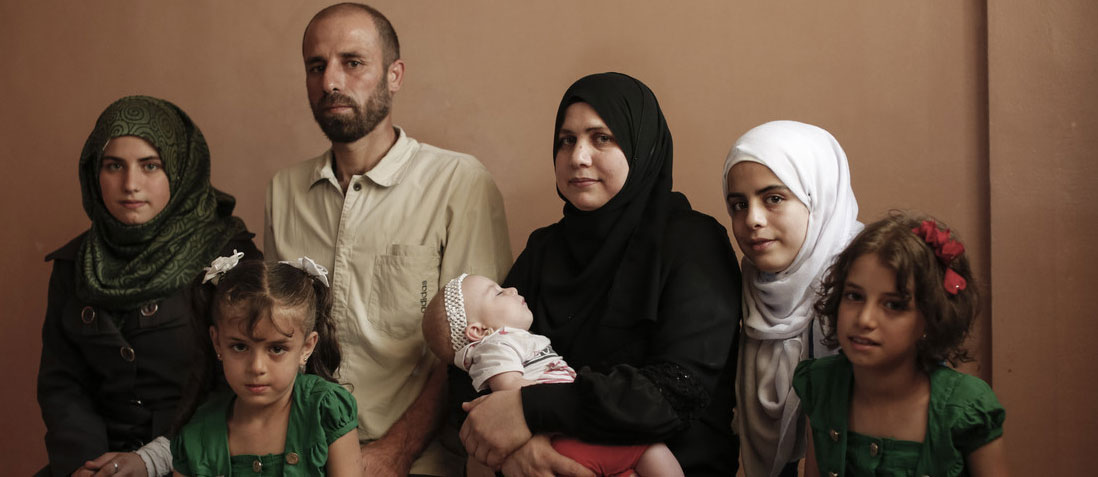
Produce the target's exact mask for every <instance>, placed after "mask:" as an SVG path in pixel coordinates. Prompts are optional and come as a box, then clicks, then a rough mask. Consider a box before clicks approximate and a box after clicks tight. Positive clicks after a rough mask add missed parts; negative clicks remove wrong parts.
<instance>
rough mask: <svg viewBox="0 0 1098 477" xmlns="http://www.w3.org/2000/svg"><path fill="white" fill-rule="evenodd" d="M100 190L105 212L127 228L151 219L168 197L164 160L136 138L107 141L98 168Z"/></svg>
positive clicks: (118, 138) (168, 190) (169, 189)
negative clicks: (105, 208)
mask: <svg viewBox="0 0 1098 477" xmlns="http://www.w3.org/2000/svg"><path fill="white" fill-rule="evenodd" d="M99 190H100V191H101V192H102V194H103V205H105V206H106V207H107V211H109V212H110V213H111V215H112V216H114V218H116V219H118V221H119V222H122V223H124V224H127V225H140V224H143V223H145V222H148V221H150V220H152V218H153V217H156V214H159V213H160V211H161V210H164V206H166V205H168V199H170V198H171V188H170V187H169V186H168V175H167V174H165V173H164V161H162V160H160V154H159V153H158V152H157V151H156V148H154V147H153V146H152V144H149V142H148V141H146V140H144V139H141V138H139V137H136V136H119V137H116V138H113V139H111V140H110V141H109V142H107V147H106V148H104V149H103V161H102V164H101V165H100V167H99Z"/></svg>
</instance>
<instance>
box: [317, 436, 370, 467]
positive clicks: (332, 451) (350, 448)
mask: <svg viewBox="0 0 1098 477" xmlns="http://www.w3.org/2000/svg"><path fill="white" fill-rule="evenodd" d="M324 469H325V470H326V471H327V475H331V476H335V477H343V476H361V475H362V460H361V456H360V455H359V447H358V432H356V431H355V430H354V429H352V430H351V431H350V432H348V433H346V434H344V435H343V436H342V437H340V438H339V439H336V440H335V442H333V443H332V444H331V445H329V446H328V463H327V464H325V466H324Z"/></svg>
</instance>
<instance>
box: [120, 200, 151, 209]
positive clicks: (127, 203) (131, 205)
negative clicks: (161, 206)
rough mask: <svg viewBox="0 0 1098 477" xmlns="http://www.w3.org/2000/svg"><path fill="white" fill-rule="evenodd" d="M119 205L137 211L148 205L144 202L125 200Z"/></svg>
mask: <svg viewBox="0 0 1098 477" xmlns="http://www.w3.org/2000/svg"><path fill="white" fill-rule="evenodd" d="M118 203H119V204H121V205H122V207H125V208H127V209H137V208H140V207H141V206H143V205H145V204H146V202H145V201H143V200H123V201H119V202H118Z"/></svg>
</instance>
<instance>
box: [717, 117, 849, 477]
mask: <svg viewBox="0 0 1098 477" xmlns="http://www.w3.org/2000/svg"><path fill="white" fill-rule="evenodd" d="M721 177H722V178H723V179H722V182H723V185H724V196H725V201H726V204H727V206H728V214H729V216H731V218H732V232H733V234H734V235H735V237H736V242H737V243H739V246H740V250H741V251H742V252H743V263H742V267H741V268H742V269H743V291H744V293H743V297H744V300H743V303H744V305H743V306H744V320H743V331H744V332H743V333H741V334H740V337H741V342H740V346H739V362H738V369H737V375H736V408H737V410H736V422H735V423H734V425H735V429H736V431H737V433H738V434H739V435H740V440H741V442H740V454H741V458H742V460H743V467H744V473H745V474H746V475H747V476H749V477H754V476H769V477H773V476H777V475H779V474H780V473H781V472H782V470H783V468H784V467H785V466H786V465H787V464H789V463H790V462H791V461H796V460H797V459H800V458H801V457H802V456H803V454H804V430H803V427H804V426H803V419H802V418H801V416H800V400H799V399H797V395H796V394H795V393H794V392H793V388H792V380H793V370H794V368H796V366H797V363H798V362H799V361H801V360H803V359H807V358H812V357H817V356H820V355H822V354H825V353H827V354H830V353H829V352H828V351H827V348H825V347H824V346H822V345H821V344H820V339H821V338H822V336H823V333H821V331H820V329H819V325H818V324H815V325H814V324H813V319H812V316H813V312H812V303H813V302H814V301H815V299H816V291H817V284H818V282H819V280H820V278H821V276H822V275H823V274H824V272H825V271H826V269H827V267H828V266H829V265H830V264H831V261H832V260H833V259H834V257H835V256H836V255H838V254H839V252H841V251H842V250H843V247H845V246H846V244H847V243H848V242H849V241H850V239H852V238H853V237H854V235H856V234H857V233H858V231H860V230H861V228H862V224H861V223H859V222H858V221H857V217H858V204H857V201H856V200H855V199H854V191H853V190H852V189H851V187H850V170H849V168H848V167H847V162H846V154H845V153H843V150H842V148H841V147H840V146H839V143H838V141H836V140H835V138H834V137H832V136H831V134H829V133H828V132H827V131H825V130H823V129H820V128H818V127H816V126H812V125H809V124H804V123H799V122H796V121H772V122H769V123H766V124H763V125H761V126H758V127H756V128H754V129H752V130H750V131H748V132H747V134H744V135H743V137H741V138H740V139H739V140H738V141H736V145H735V146H733V147H732V150H731V151H730V152H729V153H728V158H727V159H726V160H725V163H724V174H723V175H722V176H721Z"/></svg>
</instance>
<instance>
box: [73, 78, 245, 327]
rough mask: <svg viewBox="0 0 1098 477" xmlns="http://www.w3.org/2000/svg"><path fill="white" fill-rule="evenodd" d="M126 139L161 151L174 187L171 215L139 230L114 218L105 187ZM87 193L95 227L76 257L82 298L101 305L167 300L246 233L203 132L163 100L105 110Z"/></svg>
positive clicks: (84, 168) (90, 152)
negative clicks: (108, 155) (221, 187)
mask: <svg viewBox="0 0 1098 477" xmlns="http://www.w3.org/2000/svg"><path fill="white" fill-rule="evenodd" d="M120 136H137V137H139V138H142V139H144V140H146V141H148V142H149V143H150V144H152V145H153V147H155V148H156V150H157V151H158V152H159V153H160V159H161V161H163V163H164V173H165V174H167V176H168V184H169V187H170V188H171V198H170V199H168V204H167V205H166V206H164V210H161V211H160V213H159V214H157V215H156V216H155V217H153V218H152V219H150V220H149V221H148V222H145V223H143V224H139V225H127V224H124V223H122V222H120V221H118V219H115V218H114V216H112V215H111V213H110V212H109V211H108V210H107V208H106V206H105V205H104V204H103V194H102V191H101V190H100V188H99V170H100V166H101V162H102V159H103V150H104V148H105V147H106V146H107V142H108V141H110V140H111V139H112V138H116V137H120ZM80 191H81V194H82V195H83V199H84V211H85V212H87V214H88V218H90V219H91V222H92V225H91V229H90V230H89V231H88V234H87V235H86V236H85V238H84V243H83V244H81V245H80V251H79V252H78V254H77V258H76V263H77V267H78V273H77V276H76V294H77V297H79V298H80V299H81V300H83V301H85V302H87V303H90V304H94V305H100V306H105V307H108V308H113V309H117V310H132V309H136V308H138V307H140V306H141V305H143V304H145V303H149V302H152V301H157V300H160V299H163V298H164V297H166V296H168V295H170V294H172V293H173V292H175V291H176V290H179V289H180V288H182V287H183V286H185V285H186V284H187V283H188V282H190V281H191V280H192V279H194V277H195V276H196V275H197V274H198V272H199V271H200V270H201V269H202V268H203V267H205V266H208V265H209V263H210V261H211V260H213V259H214V258H215V256H216V255H217V254H218V252H220V251H221V249H222V248H223V247H224V246H225V244H226V243H228V241H229V239H231V238H232V237H233V236H235V235H236V234H238V233H239V232H242V231H244V230H245V227H244V222H243V221H241V220H240V219H239V218H237V217H234V216H233V215H232V211H233V207H234V206H235V205H236V200H235V199H233V197H232V196H230V195H228V194H225V193H223V192H221V191H218V190H216V189H214V188H213V186H212V185H210V150H209V148H208V147H207V146H206V140H205V139H204V138H203V137H202V131H199V130H198V127H197V126H195V124H194V123H193V122H191V118H189V117H187V114H186V113H184V112H183V110H181V109H179V108H178V107H177V106H176V105H174V104H172V103H169V102H167V101H164V100H162V99H157V98H152V97H149V96H128V97H125V98H122V99H119V100H118V101H115V102H114V103H113V104H111V105H110V106H108V107H107V109H106V110H105V111H103V114H101V115H100V116H99V119H98V120H97V121H96V122H95V129H94V130H92V133H91V135H90V136H88V140H87V142H85V143H84V150H83V152H81V153H80Z"/></svg>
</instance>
